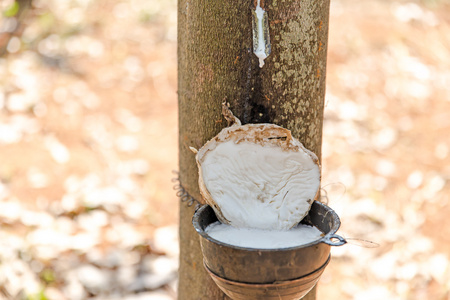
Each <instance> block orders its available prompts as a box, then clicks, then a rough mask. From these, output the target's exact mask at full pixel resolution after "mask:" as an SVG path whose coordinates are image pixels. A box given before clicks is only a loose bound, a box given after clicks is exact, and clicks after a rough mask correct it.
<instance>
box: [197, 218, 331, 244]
mask: <svg viewBox="0 0 450 300" xmlns="http://www.w3.org/2000/svg"><path fill="white" fill-rule="evenodd" d="M206 233H208V235H209V236H210V237H212V238H214V239H216V240H218V241H221V242H223V243H226V244H230V245H234V246H239V247H246V248H256V249H279V248H289V247H296V246H300V245H305V244H308V243H311V242H314V241H317V240H318V239H320V238H321V237H322V236H323V233H322V232H321V231H320V230H319V229H317V228H316V227H312V226H307V225H303V224H299V225H298V226H297V227H294V228H292V229H290V230H287V231H279V230H262V229H254V228H235V227H233V226H230V225H226V224H222V223H220V222H215V223H213V224H211V225H209V226H208V227H207V228H206Z"/></svg>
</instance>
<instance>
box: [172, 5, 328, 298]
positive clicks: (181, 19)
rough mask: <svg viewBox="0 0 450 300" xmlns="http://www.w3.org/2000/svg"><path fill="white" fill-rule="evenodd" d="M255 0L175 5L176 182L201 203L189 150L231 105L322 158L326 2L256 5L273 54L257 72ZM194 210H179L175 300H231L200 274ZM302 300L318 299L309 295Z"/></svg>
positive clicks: (211, 132) (245, 118) (247, 119)
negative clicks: (265, 23)
mask: <svg viewBox="0 0 450 300" xmlns="http://www.w3.org/2000/svg"><path fill="white" fill-rule="evenodd" d="M255 4H256V1H254V2H253V1H250V0H246V1H243V0H234V1H225V0H217V1H208V0H196V1H188V0H179V1H178V61H179V62H178V72H179V79H178V94H179V127H180V131H179V147H180V148H179V155H180V180H181V183H182V185H183V187H184V188H185V189H186V191H187V192H189V194H190V195H192V196H193V197H194V198H195V199H197V200H199V201H202V200H201V197H200V193H199V189H198V171H197V166H196V163H195V158H194V154H193V153H192V152H191V151H190V150H189V146H192V147H195V148H197V149H198V148H200V147H201V146H202V145H203V144H204V143H205V142H206V141H207V140H209V139H211V138H212V137H213V136H215V135H216V134H217V133H218V132H219V131H220V130H221V129H222V128H223V127H225V126H226V125H227V122H226V121H225V119H224V118H223V117H222V115H221V103H222V102H224V101H228V102H229V103H230V104H231V109H232V111H233V112H234V114H235V115H236V116H237V117H238V118H240V120H241V121H242V123H243V124H246V123H262V122H264V123H266V122H268V123H275V124H278V125H281V126H283V127H286V128H288V129H290V130H291V131H292V134H293V135H294V136H295V137H297V138H298V139H299V140H300V141H301V142H302V143H303V144H304V145H305V147H307V148H308V149H310V150H312V151H313V152H315V153H316V154H317V156H318V157H319V158H320V156H321V144H322V121H323V107H324V95H325V68H326V53H327V39H328V17H329V0H324V1H317V0H297V1H295V0H293V1H288V0H286V1H280V0H278V1H277V0H272V1H268V0H266V1H261V6H262V7H263V8H264V9H265V10H266V11H267V13H268V17H269V24H270V38H271V44H272V53H271V54H270V55H269V57H268V58H267V59H266V60H265V65H264V67H263V68H259V64H258V59H257V57H256V56H255V55H254V54H253V52H252V49H253V46H252V41H253V40H252V9H254V7H255ZM193 213H194V207H187V206H186V205H185V204H181V207H180V280H179V291H178V294H179V299H182V300H185V299H192V300H198V299H214V300H215V299H228V298H227V297H226V296H224V295H223V294H222V293H221V291H220V290H219V289H218V288H217V287H216V286H215V285H214V283H213V281H212V280H211V279H210V278H209V277H208V275H207V274H206V272H205V271H204V270H203V261H202V254H201V249H200V244H199V239H198V236H197V233H196V232H195V231H194V229H193V226H192V224H191V218H192V215H193ZM304 299H307V300H312V299H315V290H313V291H312V292H311V293H310V294H308V296H306V297H305V298H304Z"/></svg>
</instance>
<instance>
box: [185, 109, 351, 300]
mask: <svg viewBox="0 0 450 300" xmlns="http://www.w3.org/2000/svg"><path fill="white" fill-rule="evenodd" d="M222 108H223V109H222V113H223V115H224V117H225V118H226V119H227V120H228V121H229V124H231V126H230V127H227V128H224V129H223V130H222V131H221V132H220V133H219V134H218V135H217V136H215V137H214V138H213V139H211V140H210V141H208V142H207V143H206V144H205V145H204V146H203V147H202V148H201V149H199V150H196V149H192V150H193V151H194V152H195V153H196V161H197V164H198V167H199V187H200V192H201V194H202V196H203V199H204V200H205V202H206V203H207V204H206V205H203V206H202V207H200V208H199V209H198V210H197V211H196V212H195V214H194V216H193V225H194V228H195V230H196V231H197V232H198V234H199V236H200V243H201V249H202V254H203V259H204V266H205V269H206V271H207V272H208V274H209V275H210V276H211V278H212V279H213V280H214V282H215V283H216V284H217V286H218V287H219V288H220V289H221V290H222V291H223V292H224V293H225V294H227V295H228V296H229V297H230V298H232V299H235V300H241V299H242V300H244V299H245V300H252V299H255V300H256V299H261V300H264V299H278V300H279V299H283V300H296V299H301V298H302V297H303V296H305V295H306V294H307V293H308V292H309V291H310V290H311V289H312V288H313V287H314V286H315V284H316V283H317V281H318V280H319V278H320V276H321V275H322V272H323V271H324V269H325V267H326V266H327V265H328V263H329V261H330V247H331V246H341V245H344V244H345V243H346V242H347V241H346V240H345V239H344V238H343V237H341V236H339V235H337V234H336V232H337V230H338V229H339V226H340V220H339V217H338V215H337V214H336V213H335V212H334V211H333V210H332V209H331V208H330V207H328V206H327V205H325V204H322V203H320V202H318V201H314V200H313V199H318V196H319V190H320V177H321V174H320V164H319V160H318V158H317V156H316V155H315V154H314V153H313V152H311V151H310V150H308V149H306V148H305V147H304V146H303V145H302V144H301V143H300V141H298V140H297V139H295V138H294V137H293V136H292V134H291V132H290V131H289V130H287V129H285V128H282V127H280V126H277V125H275V124H246V125H241V122H240V121H239V119H237V118H236V117H235V116H234V115H233V114H232V112H231V111H230V110H229V109H228V107H227V106H226V105H225V104H224V105H223V107H222ZM217 221H220V222H221V223H223V224H227V225H230V226H232V227H236V228H253V229H262V230H274V231H278V232H282V231H288V230H289V229H291V228H293V227H296V226H297V224H299V223H301V224H302V225H309V226H314V227H316V228H317V229H318V230H320V232H321V235H319V236H318V237H317V238H316V239H314V240H311V241H309V242H306V243H299V244H295V246H289V247H283V248H269V249H267V248H264V249H263V248H254V247H253V248H252V247H241V246H236V245H233V244H229V243H224V242H221V241H219V240H217V239H215V238H213V237H212V236H210V234H209V233H208V231H207V228H208V226H210V225H211V224H214V223H216V222H217Z"/></svg>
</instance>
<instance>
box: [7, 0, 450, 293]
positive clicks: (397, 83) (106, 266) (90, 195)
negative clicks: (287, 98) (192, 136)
mask: <svg viewBox="0 0 450 300" xmlns="http://www.w3.org/2000/svg"><path fill="white" fill-rule="evenodd" d="M331 3H332V4H331V14H330V40H329V47H328V54H329V55H328V73H327V95H326V109H325V122H324V142H323V183H322V186H323V199H322V200H323V201H326V202H328V204H329V205H330V206H331V207H332V208H334V209H335V210H337V212H338V214H339V215H340V217H341V221H342V227H341V230H340V233H341V234H342V235H343V236H345V237H347V238H354V239H355V240H353V242H352V244H349V245H346V246H343V247H333V249H332V255H333V259H332V262H331V264H330V265H329V266H328V268H327V269H326V270H325V272H324V274H323V276H322V279H321V281H320V285H319V292H318V293H319V296H318V299H344V300H346V299H357V300H371V299H374V300H375V299H376V300H378V299H394V300H395V299H421V300H422V299H436V300H448V299H450V264H449V259H450V217H449V214H450V208H449V198H450V197H449V195H450V184H449V183H450V137H449V136H448V135H449V133H450V34H449V33H450V1H444V0H422V1H386V0H365V1H354V0H332V1H331ZM0 14H1V19H0V299H30V300H31V299H39V300H45V299H55V300H64V299H70V300H72V299H74V300H76V299H128V300H131V299H150V300H151V299H160V300H166V299H175V298H176V285H177V283H176V279H177V266H178V244H177V243H178V242H177V234H178V233H177V223H178V205H179V204H178V199H177V197H176V195H175V191H174V190H173V189H172V186H173V185H174V182H172V181H171V179H172V178H173V177H175V175H174V174H173V173H172V170H176V169H177V163H178V162H177V152H178V150H177V130H178V129H177V95H176V72H177V70H176V64H177V62H176V19H177V15H176V14H177V12H176V1H174V0H165V1H163V0H127V1H120V0H67V1H58V0H48V1H44V0H18V1H13V0H3V1H1V2H0ZM361 239H362V240H368V241H372V242H375V243H377V244H379V247H377V248H368V246H371V244H370V243H367V242H366V243H364V242H361Z"/></svg>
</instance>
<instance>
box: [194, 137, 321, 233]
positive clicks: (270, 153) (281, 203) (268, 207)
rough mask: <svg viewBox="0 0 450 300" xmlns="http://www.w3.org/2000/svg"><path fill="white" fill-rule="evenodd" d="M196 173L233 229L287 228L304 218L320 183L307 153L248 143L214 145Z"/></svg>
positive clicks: (314, 166)
mask: <svg viewBox="0 0 450 300" xmlns="http://www.w3.org/2000/svg"><path fill="white" fill-rule="evenodd" d="M201 168H202V174H203V181H204V182H205V185H206V188H207V189H208V191H209V193H210V194H211V196H212V198H213V199H214V200H215V202H216V203H217V204H218V206H219V207H220V209H221V211H222V213H223V216H224V217H225V218H226V219H227V220H228V221H229V222H230V224H231V225H233V226H234V227H246V228H259V229H273V230H287V229H290V228H292V227H293V226H295V225H296V224H298V223H299V222H300V221H301V220H302V219H303V217H304V216H305V215H306V214H307V213H308V211H309V209H310V206H311V203H312V201H313V199H314V197H315V195H316V193H317V191H318V189H319V184H320V170H319V166H318V165H317V164H316V163H315V162H314V161H313V159H312V158H311V156H310V155H309V154H308V153H306V152H304V151H298V152H295V151H286V150H283V149H282V148H280V147H277V146H275V145H265V146H264V147H263V146H261V145H259V144H255V143H251V142H248V141H241V142H239V143H238V144H236V143H235V142H234V141H232V140H230V141H226V142H221V143H218V144H217V146H216V147H215V149H214V150H212V151H208V152H207V153H206V154H205V157H204V161H203V163H202V165H201Z"/></svg>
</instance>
